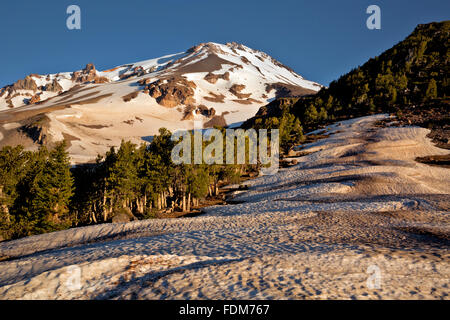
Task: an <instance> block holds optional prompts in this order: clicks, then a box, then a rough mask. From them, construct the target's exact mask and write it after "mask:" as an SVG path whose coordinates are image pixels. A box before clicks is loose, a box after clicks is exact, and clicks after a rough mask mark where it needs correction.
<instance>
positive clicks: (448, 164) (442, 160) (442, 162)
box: [416, 154, 450, 168]
mask: <svg viewBox="0 0 450 320" xmlns="http://www.w3.org/2000/svg"><path fill="white" fill-rule="evenodd" d="M416 161H417V162H420V163H425V164H429V165H433V166H440V167H444V168H450V154H447V155H436V156H426V157H418V158H416Z"/></svg>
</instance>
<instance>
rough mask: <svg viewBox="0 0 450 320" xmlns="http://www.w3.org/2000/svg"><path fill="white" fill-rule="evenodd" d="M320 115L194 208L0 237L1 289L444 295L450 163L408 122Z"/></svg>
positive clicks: (111, 295)
mask: <svg viewBox="0 0 450 320" xmlns="http://www.w3.org/2000/svg"><path fill="white" fill-rule="evenodd" d="M386 118H388V117H387V116H386V115H377V116H370V117H364V118H357V119H353V120H349V121H344V122H341V123H338V124H335V125H332V126H330V127H328V128H327V130H325V134H329V136H328V138H325V139H322V140H319V141H317V142H315V143H312V144H309V145H307V146H305V147H304V148H303V149H302V151H303V152H304V154H305V153H308V154H307V155H306V156H303V157H299V158H297V160H298V161H299V163H298V164H297V165H295V166H292V167H289V168H286V169H281V170H280V171H279V172H278V173H277V174H276V175H273V176H263V177H259V178H257V179H254V180H252V181H247V182H246V184H247V185H248V187H249V190H248V191H244V192H241V193H239V194H236V196H235V198H234V199H233V200H234V202H235V203H238V204H234V205H232V204H229V205H224V206H215V207H210V208H206V209H205V211H206V212H205V214H204V215H202V216H199V217H195V218H182V219H164V220H147V221H139V222H132V223H128V224H104V225H96V226H90V227H84V228H78V229H72V230H66V231H62V232H56V233H51V234H44V235H39V236H33V237H29V238H24V239H19V240H15V241H10V242H5V243H0V257H1V258H2V259H3V261H2V262H0V298H2V299H224V298H225V299H305V298H306V299H325V298H326V299H379V298H393V299H411V298H413V299H414V298H419V299H448V293H449V287H448V285H449V283H450V268H449V267H450V259H449V258H450V257H449V254H448V248H449V240H448V239H449V234H450V224H449V214H448V211H449V204H450V201H449V200H450V196H449V194H450V184H449V183H448V182H449V178H450V171H449V169H447V168H442V167H438V166H428V165H425V164H421V163H418V162H416V161H415V160H414V159H415V158H416V157H419V156H426V155H438V154H447V153H448V151H447V150H443V149H439V148H437V147H435V146H434V145H433V144H432V143H431V142H430V140H429V139H428V138H427V137H426V135H427V134H428V132H429V130H427V129H423V128H418V127H402V128H399V127H394V126H387V127H386V126H378V125H376V123H377V121H378V120H382V119H386Z"/></svg>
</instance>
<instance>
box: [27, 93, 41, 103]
mask: <svg viewBox="0 0 450 320" xmlns="http://www.w3.org/2000/svg"><path fill="white" fill-rule="evenodd" d="M40 101H41V95H40V94H39V93H37V94H35V95H34V96H32V97H31V99H30V100H28V104H35V103H38V102H40Z"/></svg>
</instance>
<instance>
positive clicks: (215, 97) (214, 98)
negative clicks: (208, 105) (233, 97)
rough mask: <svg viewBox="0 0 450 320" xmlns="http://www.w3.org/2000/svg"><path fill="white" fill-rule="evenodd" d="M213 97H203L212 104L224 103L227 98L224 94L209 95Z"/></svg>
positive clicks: (211, 93)
mask: <svg viewBox="0 0 450 320" xmlns="http://www.w3.org/2000/svg"><path fill="white" fill-rule="evenodd" d="M209 95H210V96H212V97H203V98H204V99H205V100H208V101H210V102H216V103H224V102H225V101H224V99H225V96H224V95H223V94H215V93H213V92H210V93H209Z"/></svg>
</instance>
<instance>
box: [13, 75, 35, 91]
mask: <svg viewBox="0 0 450 320" xmlns="http://www.w3.org/2000/svg"><path fill="white" fill-rule="evenodd" d="M11 89H12V90H14V91H16V90H33V91H36V90H37V89H38V87H37V85H36V82H34V80H33V78H32V77H31V76H26V77H25V79H23V80H18V81H17V82H16V83H14V84H13V85H12V88H11Z"/></svg>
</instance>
